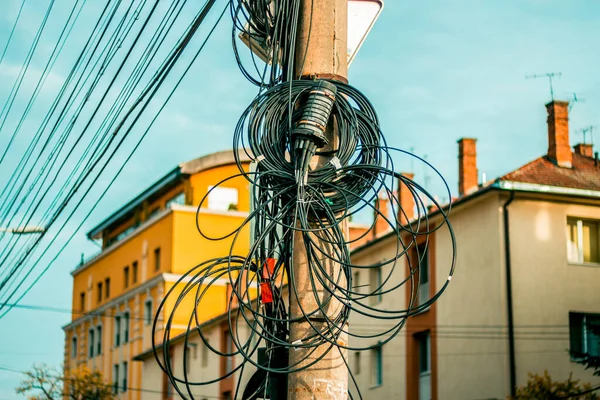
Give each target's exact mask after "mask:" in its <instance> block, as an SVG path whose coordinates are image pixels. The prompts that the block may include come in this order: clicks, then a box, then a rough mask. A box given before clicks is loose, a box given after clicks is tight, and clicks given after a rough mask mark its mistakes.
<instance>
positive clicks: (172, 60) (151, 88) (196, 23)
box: [0, 0, 227, 317]
mask: <svg viewBox="0 0 600 400" xmlns="http://www.w3.org/2000/svg"><path fill="white" fill-rule="evenodd" d="M156 3H157V2H156ZM156 3H155V5H156ZM213 4H214V1H212V0H211V1H207V2H206V3H205V5H204V6H203V7H202V8H201V10H200V11H199V12H198V14H197V15H196V17H195V18H194V19H193V22H192V23H191V24H190V25H189V26H188V28H187V29H186V31H185V32H184V34H183V35H182V37H181V39H180V41H179V42H178V44H177V45H176V46H175V47H174V48H173V50H172V51H171V52H170V54H169V56H168V57H167V58H166V59H165V61H164V62H163V63H162V65H161V66H160V68H159V70H158V71H157V72H156V73H155V74H154V78H153V79H152V81H151V82H149V84H147V85H146V87H145V88H144V90H143V91H142V94H141V95H140V96H139V97H138V100H137V101H136V102H135V103H134V104H133V105H131V106H130V108H129V111H128V112H127V113H125V115H124V116H122V117H121V118H120V121H117V120H116V115H115V117H113V119H114V120H115V121H117V122H119V123H118V124H117V125H116V128H114V129H113V130H112V131H111V132H110V134H111V135H110V136H111V137H112V138H114V137H116V133H117V132H118V131H119V130H120V129H121V128H122V127H123V126H124V125H125V124H124V122H125V121H126V120H127V119H128V117H129V116H130V115H131V116H132V120H131V122H129V126H128V127H127V128H126V130H125V132H124V134H123V135H122V136H121V139H120V141H119V142H118V143H117V145H116V146H115V147H114V148H113V150H112V151H111V153H110V155H109V157H108V158H107V159H106V160H105V161H104V163H103V164H102V167H101V169H100V170H99V172H98V173H97V174H96V176H95V178H94V179H93V180H92V182H91V183H90V184H89V185H88V187H87V189H86V190H85V192H84V194H83V195H82V197H80V199H79V201H78V202H77V204H76V205H75V206H74V208H73V209H72V210H71V213H70V214H69V215H68V216H67V218H66V219H65V221H63V224H62V226H61V227H60V229H59V231H58V233H56V234H55V236H54V237H53V239H52V240H51V242H50V243H49V244H48V246H47V247H46V249H45V250H44V251H43V252H42V253H41V255H40V256H39V257H38V258H37V260H36V262H35V263H34V265H33V266H34V267H35V265H36V264H38V263H39V262H40V260H41V258H42V257H43V256H44V255H45V254H46V252H47V251H48V250H49V248H50V246H51V245H52V244H53V243H54V242H55V241H56V239H57V237H58V234H60V232H61V231H62V230H63V229H64V227H65V226H66V223H67V222H68V220H69V219H71V217H73V215H74V213H75V211H76V210H77V208H78V207H79V206H80V205H81V204H82V200H83V199H84V198H85V197H86V196H87V195H88V194H89V192H90V189H91V188H92V187H93V185H94V183H95V182H97V180H98V177H99V176H100V174H102V172H103V171H104V170H105V168H106V166H107V164H108V162H109V161H110V160H111V159H112V158H113V157H114V155H115V153H116V151H117V150H118V149H119V147H121V144H122V143H123V141H124V140H125V138H126V137H127V136H128V134H129V132H131V130H132V129H133V127H134V126H136V122H137V121H138V120H139V118H140V117H141V116H142V114H143V113H144V111H145V109H146V108H147V107H148V105H149V104H150V101H151V100H152V98H153V97H154V95H155V94H156V93H157V91H158V90H159V88H160V87H161V86H162V83H163V82H164V81H165V79H166V77H167V76H168V75H169V72H170V71H171V70H172V68H173V67H174V65H175V64H176V62H177V60H178V59H179V57H180V56H181V54H182V53H183V51H184V50H185V48H186V47H187V46H188V44H189V42H190V40H191V38H192V37H193V36H194V35H195V33H196V31H197V30H198V28H199V27H200V24H201V23H202V22H203V21H204V19H205V18H206V16H207V14H208V12H209V11H210V9H211V8H212V6H213ZM226 9H227V8H224V9H223V12H222V13H221V15H220V16H219V18H218V19H217V22H216V23H215V24H214V25H213V27H212V29H211V30H210V31H209V33H208V35H207V37H206V39H205V40H204V41H203V42H202V44H201V46H200V48H199V50H198V51H197V52H196V54H195V55H194V56H193V58H192V60H191V61H190V63H189V64H188V66H187V68H186V69H185V71H184V72H183V73H182V75H181V76H180V78H179V80H178V82H177V83H176V85H175V86H174V88H173V89H172V90H171V92H170V94H169V95H168V96H167V98H166V100H165V101H164V102H163V104H162V106H161V108H160V110H162V109H163V108H164V107H165V105H166V104H167V102H168V101H169V99H170V98H171V97H172V95H173V93H174V91H175V89H176V88H177V87H178V86H179V84H180V83H181V81H182V80H183V78H184V76H185V75H187V73H188V71H189V70H190V68H191V66H192V64H193V63H194V61H195V60H196V58H197V57H198V56H199V54H200V52H201V50H202V49H203V48H204V46H205V45H206V43H207V41H208V39H209V38H210V37H211V36H212V33H213V32H214V30H215V28H216V26H217V25H218V23H219V21H220V20H221V18H222V17H223V15H224V14H225V12H226ZM176 15H179V14H178V13H177V14H176ZM172 21H174V20H172ZM172 21H171V26H172ZM169 29H170V28H167V29H165V30H164V31H165V32H168V31H169ZM159 31H160V30H159ZM157 40H158V41H157V42H156V43H158V45H159V47H160V43H162V40H164V37H163V38H162V39H161V38H158V39H157ZM154 54H156V52H154ZM146 65H148V64H146ZM146 68H147V66H146V67H145V68H144V69H143V71H145V69H146ZM133 86H135V85H133ZM138 105H139V107H138ZM160 110H159V112H157V113H156V114H155V115H154V117H153V119H152V120H151V122H150V125H149V126H148V127H147V129H146V130H145V132H144V133H143V134H142V135H141V137H140V139H139V140H138V142H137V144H136V145H135V147H134V149H133V150H132V151H131V152H130V154H129V156H128V157H127V159H126V160H125V162H124V163H123V164H122V165H121V167H120V169H119V170H118V171H117V173H116V174H115V175H114V177H113V178H112V180H111V182H110V184H109V185H108V186H107V187H106V188H105V189H104V191H103V193H102V194H101V196H100V198H98V200H97V201H96V203H95V204H94V205H93V207H92V209H91V210H90V211H89V212H88V214H87V215H86V217H85V218H84V220H83V221H82V222H81V224H80V225H79V227H81V225H82V224H83V222H84V221H85V220H86V219H87V218H88V217H89V216H90V214H91V212H92V211H93V210H94V209H95V207H96V206H97V205H98V202H99V201H100V200H101V199H102V197H104V195H105V194H106V192H107V191H108V188H109V187H110V186H111V185H112V183H113V182H114V181H115V180H116V178H117V176H118V175H119V173H120V172H121V171H122V170H123V168H124V166H125V165H126V163H127V161H128V160H129V159H130V158H131V156H132V155H133V152H134V151H135V149H137V148H138V147H139V145H140V143H141V141H142V140H143V138H144V137H145V136H146V134H147V133H148V131H149V130H150V127H151V126H152V125H153V123H154V121H155V120H156V119H157V117H158V116H159V115H160ZM134 111H135V114H134V113H133V112H134ZM117 115H118V114H117ZM111 140H114V139H111ZM107 150H108V146H106V145H105V146H104V148H103V149H102V150H101V151H102V153H100V155H96V156H95V157H94V159H93V161H88V165H90V164H91V165H90V167H89V168H86V170H85V171H84V172H85V175H89V174H90V172H91V171H92V170H94V168H95V165H96V164H97V163H98V162H99V161H100V160H101V159H102V154H103V153H105V152H106V151H107ZM84 180H85V176H83V177H80V178H78V180H77V182H76V187H75V189H74V190H73V189H71V190H70V192H69V195H68V196H69V197H68V198H72V196H73V194H74V193H75V192H76V191H77V188H79V187H81V184H82V183H83V181H84ZM65 206H66V202H62V204H60V208H59V209H58V211H57V212H55V213H54V215H53V216H52V219H51V220H50V223H49V224H50V225H51V224H52V223H53V222H54V221H56V218H57V216H58V215H59V214H60V213H61V212H62V211H63V210H64V209H65ZM74 234H75V232H74V233H73V235H71V236H70V237H69V239H68V240H67V241H66V243H65V244H64V245H63V246H62V247H61V249H60V250H59V252H58V253H57V255H56V256H55V257H54V258H53V259H52V260H51V261H50V263H49V264H48V265H47V266H46V267H45V268H44V269H43V270H42V271H41V273H40V274H39V275H38V276H37V277H36V278H35V279H34V281H33V282H32V283H31V284H30V285H29V287H27V288H26V289H25V290H24V291H23V293H22V294H21V295H20V296H19V297H18V299H17V300H16V301H15V302H13V303H18V301H20V299H21V298H23V296H24V295H25V294H26V293H27V292H28V291H29V290H30V289H31V287H32V286H33V285H34V284H35V283H36V282H37V281H38V280H39V279H40V277H41V276H42V275H43V274H44V273H45V272H46V271H47V269H48V268H49V267H50V265H52V263H53V262H54V261H55V260H56V258H57V257H58V255H59V254H60V253H61V252H62V250H64V248H65V246H66V245H67V244H68V243H69V242H70V240H71V239H72V238H73V236H74ZM43 235H44V234H42V235H40V236H39V237H38V238H37V239H36V245H37V244H38V243H39V242H40V240H41V238H42V237H43ZM31 255H32V252H31V251H28V252H27V253H26V255H25V256H24V257H22V258H21V259H20V262H19V263H18V265H16V267H19V266H21V265H23V263H24V262H25V261H27V259H28V257H30V256H31ZM14 270H15V268H13V271H14ZM32 271H33V267H32V268H30V269H29V270H28V271H27V272H26V274H25V277H24V278H23V279H21V280H20V282H19V283H18V285H17V287H16V288H15V289H14V290H13V291H12V292H11V293H10V294H8V299H6V300H5V303H6V302H7V301H8V300H9V299H10V298H12V296H15V295H17V293H16V291H17V290H18V289H19V288H20V287H21V285H23V283H24V282H25V279H27V277H28V276H29V275H30V274H31V273H32ZM3 306H4V305H3ZM3 306H2V307H3ZM2 307H0V309H1V308H2ZM9 310H10V309H9ZM7 311H8V310H7ZM7 311H5V312H4V313H3V314H2V315H0V317H1V316H4V315H5V314H6V312H7Z"/></svg>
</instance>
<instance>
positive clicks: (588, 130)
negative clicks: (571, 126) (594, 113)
mask: <svg viewBox="0 0 600 400" xmlns="http://www.w3.org/2000/svg"><path fill="white" fill-rule="evenodd" d="M594 129H596V125H590V126H586V127H584V128H581V129H580V130H578V131H577V132H578V133H582V134H583V144H587V141H586V136H587V134H588V133H589V134H590V144H591V145H592V146H593V145H594Z"/></svg>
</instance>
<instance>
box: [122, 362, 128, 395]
mask: <svg viewBox="0 0 600 400" xmlns="http://www.w3.org/2000/svg"><path fill="white" fill-rule="evenodd" d="M122 390H123V393H125V392H126V391H127V361H124V362H123V387H122Z"/></svg>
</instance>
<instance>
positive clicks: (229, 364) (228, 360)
mask: <svg viewBox="0 0 600 400" xmlns="http://www.w3.org/2000/svg"><path fill="white" fill-rule="evenodd" d="M224 339H225V373H226V374H228V373H230V372H231V371H233V355H231V353H233V338H232V337H231V333H230V332H229V331H225V335H224Z"/></svg>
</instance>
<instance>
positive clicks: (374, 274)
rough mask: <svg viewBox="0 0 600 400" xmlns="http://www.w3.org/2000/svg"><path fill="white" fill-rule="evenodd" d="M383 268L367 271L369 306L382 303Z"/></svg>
mask: <svg viewBox="0 0 600 400" xmlns="http://www.w3.org/2000/svg"><path fill="white" fill-rule="evenodd" d="M382 286H383V266H379V267H372V268H370V269H369V293H371V294H372V295H371V296H369V303H370V305H372V306H374V305H377V304H379V303H381V302H382V301H383V293H382V291H383V287H382Z"/></svg>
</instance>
